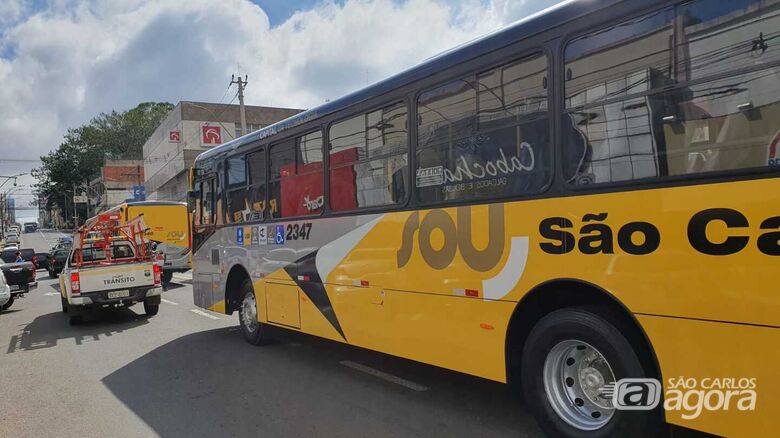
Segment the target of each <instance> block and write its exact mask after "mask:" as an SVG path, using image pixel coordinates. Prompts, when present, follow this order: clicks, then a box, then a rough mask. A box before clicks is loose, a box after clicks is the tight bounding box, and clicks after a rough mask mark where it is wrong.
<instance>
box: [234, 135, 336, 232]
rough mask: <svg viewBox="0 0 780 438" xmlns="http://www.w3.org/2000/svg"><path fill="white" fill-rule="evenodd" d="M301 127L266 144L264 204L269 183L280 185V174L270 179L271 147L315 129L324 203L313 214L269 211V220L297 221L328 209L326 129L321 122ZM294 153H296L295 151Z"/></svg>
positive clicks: (269, 192) (269, 194) (267, 201)
mask: <svg viewBox="0 0 780 438" xmlns="http://www.w3.org/2000/svg"><path fill="white" fill-rule="evenodd" d="M301 128H303V129H302V130H300V131H298V130H296V133H293V134H290V135H288V136H286V137H284V138H282V139H280V140H278V141H274V142H270V143H268V144H267V146H266V174H265V181H266V192H265V200H266V206H268V205H269V202H270V200H271V183H272V182H277V183H279V184H280V186H281V181H282V179H281V175H280V178H279V179H277V180H275V181H271V169H272V167H271V165H272V163H271V149H273V148H274V147H275V146H278V145H280V144H283V143H285V142H288V141H290V140H293V142H295V141H296V140H297V139H298V138H300V137H305V136H307V135H309V134H313V133H315V132H317V131H319V132H320V138H321V139H322V146H321V148H320V152H321V153H322V171H321V172H322V199H323V202H324V204H323V205H322V208H320V211H319V212H318V213H315V214H308V215H297V216H279V217H272V216H271V214H270V213H269V214H268V215H267V216H268V219H269V222H279V221H289V220H296V221H297V220H299V219H309V218H317V217H323V216H324V215H325V211H326V210H328V209H327V208H326V206H327V205H328V202H329V199H328V198H329V194H328V188H329V187H328V186H326V185H325V184H326V181H327V177H326V172H327V171H328V164H329V162H328V161H329V160H328V159H327V158H326V150H325V144H326V142H327V141H328V137H327V136H326V132H327V131H323V129H322V124H321V123H320V124H315V125H313V126H306V125H303V126H301ZM297 146H298V145H297V144H296V145H295V147H296V148H297ZM296 154H297V151H296ZM296 159H297V157H296ZM295 170H296V174H295V176H298V173H297V171H298V168H297V162H296V169H295ZM280 191H281V187H280ZM280 201H281V199H280ZM281 212H282V205H281V202H279V213H280V214H281ZM230 225H232V224H230Z"/></svg>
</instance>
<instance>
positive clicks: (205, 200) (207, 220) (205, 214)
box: [200, 178, 214, 225]
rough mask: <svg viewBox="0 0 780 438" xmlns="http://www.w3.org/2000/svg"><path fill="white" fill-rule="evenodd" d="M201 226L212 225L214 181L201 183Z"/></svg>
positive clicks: (209, 180)
mask: <svg viewBox="0 0 780 438" xmlns="http://www.w3.org/2000/svg"><path fill="white" fill-rule="evenodd" d="M201 184H202V186H201V187H202V191H201V193H202V196H201V215H200V219H201V221H200V223H201V225H213V224H214V179H213V178H212V179H207V180H205V181H201Z"/></svg>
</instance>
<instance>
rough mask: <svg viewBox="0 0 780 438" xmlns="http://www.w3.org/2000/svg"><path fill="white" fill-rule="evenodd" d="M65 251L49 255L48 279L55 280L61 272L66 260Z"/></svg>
mask: <svg viewBox="0 0 780 438" xmlns="http://www.w3.org/2000/svg"><path fill="white" fill-rule="evenodd" d="M68 253H70V251H69V250H67V249H58V250H56V251H54V252H52V253H51V254H50V255H49V268H48V271H49V277H51V278H55V277H57V275H58V274H59V273H60V272H62V268H63V267H64V266H65V261H66V260H67V259H68Z"/></svg>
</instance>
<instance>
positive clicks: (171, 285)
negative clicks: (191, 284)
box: [165, 281, 184, 290]
mask: <svg viewBox="0 0 780 438" xmlns="http://www.w3.org/2000/svg"><path fill="white" fill-rule="evenodd" d="M180 287H184V285H183V284H180V283H175V282H173V281H172V282H170V283H168V284H167V285H166V286H165V288H166V290H174V289H178V288H180Z"/></svg>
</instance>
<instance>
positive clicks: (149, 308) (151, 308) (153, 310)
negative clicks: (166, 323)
mask: <svg viewBox="0 0 780 438" xmlns="http://www.w3.org/2000/svg"><path fill="white" fill-rule="evenodd" d="M159 311H160V305H159V304H151V303H149V302H147V301H144V313H145V314H146V315H147V316H154V315H157V312H159Z"/></svg>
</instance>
